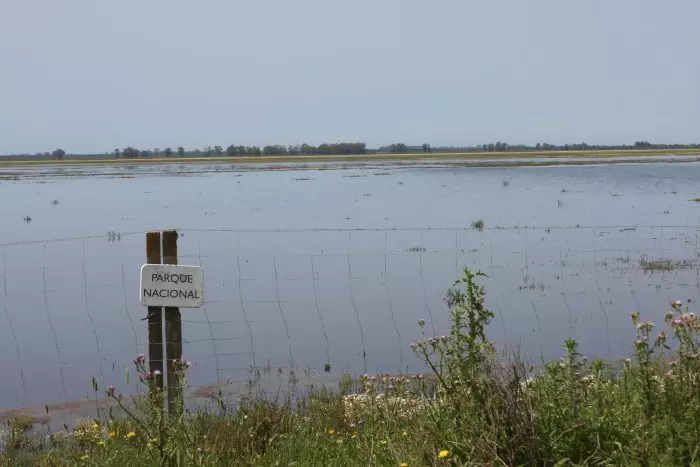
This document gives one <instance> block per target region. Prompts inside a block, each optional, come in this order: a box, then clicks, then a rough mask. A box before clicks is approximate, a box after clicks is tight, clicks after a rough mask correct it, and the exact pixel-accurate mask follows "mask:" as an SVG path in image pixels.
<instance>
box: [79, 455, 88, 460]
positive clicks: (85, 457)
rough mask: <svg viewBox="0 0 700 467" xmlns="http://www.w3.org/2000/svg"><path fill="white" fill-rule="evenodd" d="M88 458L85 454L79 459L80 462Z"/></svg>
mask: <svg viewBox="0 0 700 467" xmlns="http://www.w3.org/2000/svg"><path fill="white" fill-rule="evenodd" d="M89 458H90V456H88V455H87V454H85V455H84V456H83V457H81V458H80V460H81V461H86V460H88V459H89Z"/></svg>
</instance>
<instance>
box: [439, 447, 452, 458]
mask: <svg viewBox="0 0 700 467" xmlns="http://www.w3.org/2000/svg"><path fill="white" fill-rule="evenodd" d="M449 455H450V451H448V450H447V449H443V450H442V451H440V452H438V457H439V458H440V459H444V458H445V457H447V456H449Z"/></svg>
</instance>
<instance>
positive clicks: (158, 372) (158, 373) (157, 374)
mask: <svg viewBox="0 0 700 467" xmlns="http://www.w3.org/2000/svg"><path fill="white" fill-rule="evenodd" d="M160 375H161V372H160V370H156V371H154V372H153V376H160Z"/></svg>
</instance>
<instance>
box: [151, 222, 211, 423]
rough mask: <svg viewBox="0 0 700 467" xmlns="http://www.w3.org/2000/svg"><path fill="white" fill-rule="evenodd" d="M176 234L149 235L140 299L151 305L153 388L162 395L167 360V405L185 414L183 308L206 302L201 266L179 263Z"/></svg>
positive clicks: (156, 233)
mask: <svg viewBox="0 0 700 467" xmlns="http://www.w3.org/2000/svg"><path fill="white" fill-rule="evenodd" d="M177 237H178V235H177V232H176V231H175V230H166V231H165V232H163V234H162V235H161V233H160V232H149V233H147V234H146V257H147V262H146V264H144V265H143V266H141V284H140V287H139V289H140V290H139V297H140V298H139V300H140V302H141V303H142V304H143V305H144V306H147V307H148V353H149V358H148V360H149V362H148V363H149V370H150V371H151V372H152V373H153V375H154V384H153V385H152V386H151V387H152V389H153V391H155V392H158V393H159V394H162V391H163V377H164V375H163V362H164V361H166V362H167V364H166V367H165V368H166V370H165V375H167V376H166V378H165V380H166V382H167V401H168V404H167V408H168V411H169V412H170V413H171V414H180V413H182V411H183V407H184V400H183V394H182V391H181V384H182V381H181V373H180V372H179V371H178V370H184V368H181V367H179V364H178V362H180V361H181V359H182V319H181V315H180V308H199V307H201V306H202V304H203V303H204V274H203V273H202V269H201V268H200V267H199V266H179V265H178V258H177ZM161 239H162V247H161ZM161 253H162V260H161ZM163 307H165V318H163ZM163 319H165V354H164V353H163Z"/></svg>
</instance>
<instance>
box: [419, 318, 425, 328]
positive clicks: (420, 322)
mask: <svg viewBox="0 0 700 467" xmlns="http://www.w3.org/2000/svg"><path fill="white" fill-rule="evenodd" d="M418 326H420V327H421V328H423V327H425V320H424V319H419V320H418Z"/></svg>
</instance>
